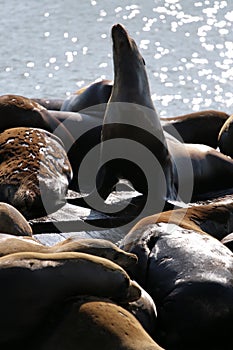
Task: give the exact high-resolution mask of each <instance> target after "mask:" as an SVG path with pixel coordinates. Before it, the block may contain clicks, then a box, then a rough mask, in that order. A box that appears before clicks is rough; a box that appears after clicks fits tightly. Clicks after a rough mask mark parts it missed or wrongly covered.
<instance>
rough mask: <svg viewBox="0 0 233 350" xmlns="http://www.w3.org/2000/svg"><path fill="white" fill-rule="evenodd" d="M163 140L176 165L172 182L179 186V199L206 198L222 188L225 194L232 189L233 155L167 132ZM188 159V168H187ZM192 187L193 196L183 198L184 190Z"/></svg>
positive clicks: (193, 199)
mask: <svg viewBox="0 0 233 350" xmlns="http://www.w3.org/2000/svg"><path fill="white" fill-rule="evenodd" d="M166 141H167V145H168V148H169V152H170V155H171V158H172V160H173V163H174V165H175V166H174V169H175V171H174V177H173V179H174V183H175V186H176V188H179V189H180V192H179V193H180V197H181V199H183V200H184V201H185V202H188V201H198V200H207V199H211V198H213V197H214V196H216V194H217V193H218V192H219V193H220V192H221V191H223V190H225V191H226V194H227V193H232V187H233V177H232V175H233V160H232V159H230V158H229V157H227V156H225V155H224V154H222V153H221V152H218V151H217V150H215V149H214V148H212V147H209V146H206V145H199V144H189V143H181V142H179V141H178V140H177V139H176V138H174V137H173V136H172V135H169V134H166ZM188 161H190V162H191V165H192V167H191V170H190V168H189V169H188V168H187V163H188ZM223 178H224V181H222V179H223ZM179 181H181V184H182V186H181V185H180V183H179ZM191 189H192V196H190V197H189V198H188V199H189V200H186V199H185V196H186V192H188V190H189V191H190V190H191Z"/></svg>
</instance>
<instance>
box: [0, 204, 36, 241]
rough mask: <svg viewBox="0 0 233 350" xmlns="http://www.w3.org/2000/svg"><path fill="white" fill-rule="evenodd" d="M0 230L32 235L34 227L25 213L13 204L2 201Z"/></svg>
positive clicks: (15, 234) (18, 234)
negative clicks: (32, 227) (24, 215)
mask: <svg viewBox="0 0 233 350" xmlns="http://www.w3.org/2000/svg"><path fill="white" fill-rule="evenodd" d="M0 232H1V233H8V234H11V235H14V236H22V235H23V236H31V235H32V229H31V226H30V225H29V223H28V222H27V220H26V219H25V218H24V217H23V215H22V214H21V213H20V212H19V211H18V210H17V209H16V208H14V207H13V206H12V205H10V204H7V203H3V202H0Z"/></svg>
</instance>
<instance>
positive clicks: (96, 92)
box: [61, 80, 112, 116]
mask: <svg viewBox="0 0 233 350" xmlns="http://www.w3.org/2000/svg"><path fill="white" fill-rule="evenodd" d="M111 92H112V81H111V80H102V81H98V82H95V83H92V84H90V85H88V86H86V87H84V88H82V89H80V90H78V91H77V92H76V93H75V94H72V95H70V96H69V97H68V98H67V99H65V101H64V102H63V104H62V106H61V111H70V112H80V111H83V110H86V109H87V110H88V108H89V107H92V106H96V105H99V104H103V103H104V104H106V103H107V102H108V100H109V97H110V95H111ZM100 116H101V115H100Z"/></svg>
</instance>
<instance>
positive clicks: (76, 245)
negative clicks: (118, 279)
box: [0, 233, 137, 271]
mask: <svg viewBox="0 0 233 350" xmlns="http://www.w3.org/2000/svg"><path fill="white" fill-rule="evenodd" d="M20 252H36V253H47V254H56V253H61V252H78V253H86V254H91V255H95V256H99V257H102V258H105V259H108V260H111V261H112V262H114V263H115V264H118V265H120V266H121V267H122V268H124V269H125V270H126V271H127V269H128V268H129V269H130V268H132V267H133V265H135V264H136V263H137V257H136V255H134V254H129V253H127V252H124V251H123V250H122V249H119V248H118V247H117V246H116V245H115V244H113V243H112V242H110V241H107V240H105V239H94V238H87V239H85V238H83V239H82V238H78V239H76V238H75V237H70V238H67V239H65V240H64V241H61V242H59V243H57V244H55V245H53V246H44V245H43V244H41V243H39V242H38V241H37V240H35V239H33V238H30V239H28V237H13V236H12V235H8V234H1V233H0V256H5V255H8V254H13V253H20Z"/></svg>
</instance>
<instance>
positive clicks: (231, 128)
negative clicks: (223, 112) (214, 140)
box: [218, 115, 233, 158]
mask: <svg viewBox="0 0 233 350" xmlns="http://www.w3.org/2000/svg"><path fill="white" fill-rule="evenodd" d="M232 140H233V115H231V116H230V118H229V119H227V121H226V122H225V123H224V125H223V126H222V128H221V130H220V131H219V135H218V147H219V149H220V151H221V152H222V153H223V154H226V155H227V156H229V157H231V158H233V141H232Z"/></svg>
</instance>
